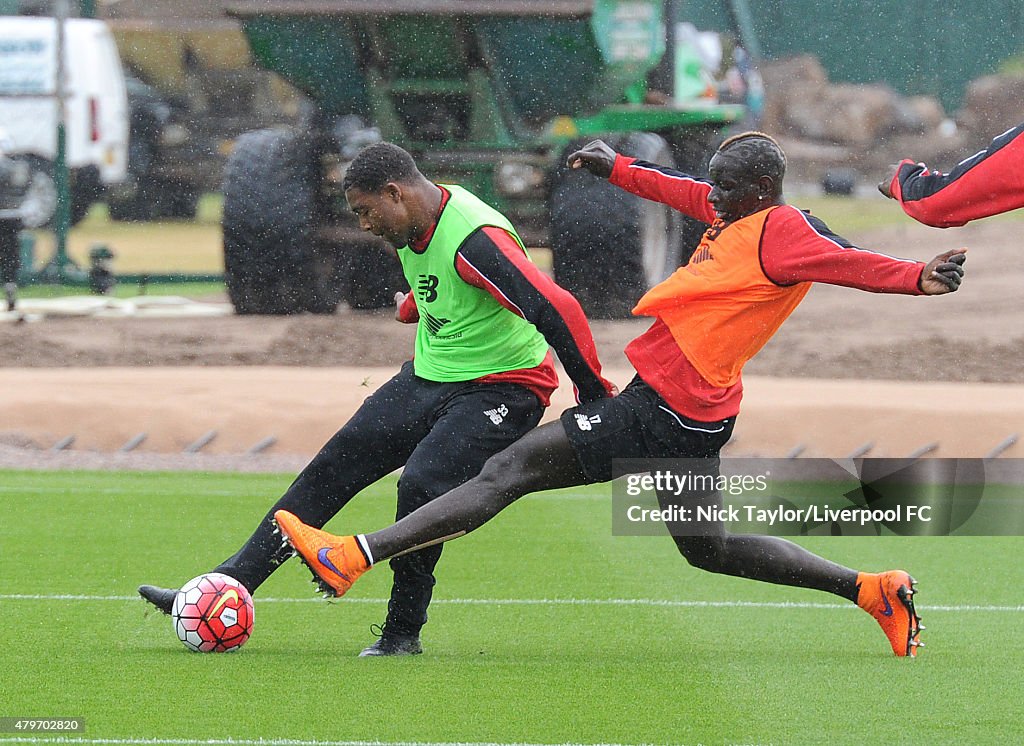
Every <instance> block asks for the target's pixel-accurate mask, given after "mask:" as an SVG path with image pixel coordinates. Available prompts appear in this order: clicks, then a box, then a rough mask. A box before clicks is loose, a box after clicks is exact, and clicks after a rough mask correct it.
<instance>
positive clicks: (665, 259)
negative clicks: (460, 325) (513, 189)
mask: <svg viewBox="0 0 1024 746" xmlns="http://www.w3.org/2000/svg"><path fill="white" fill-rule="evenodd" d="M607 142H608V144H609V145H611V147H613V148H614V149H615V150H616V151H618V152H619V153H622V154H624V155H630V156H633V157H635V158H640V159H643V160H645V161H651V162H652V163H658V164H660V165H667V166H671V165H672V163H673V160H672V154H671V151H670V150H669V147H668V144H667V143H666V142H665V141H664V140H663V139H662V138H661V137H659V136H658V135H655V134H651V133H646V132H640V133H631V134H628V135H623V136H620V137H615V138H607ZM575 147H576V146H572V147H571V148H570V149H567V150H566V152H565V155H568V153H570V152H572V150H573V149H575ZM562 160H563V161H564V157H563V159H562ZM550 213H551V249H552V254H553V268H554V275H555V281H556V282H558V284H559V285H561V286H562V287H564V288H565V289H566V290H568V291H570V292H571V293H573V294H574V295H575V296H576V297H577V299H579V301H580V304H581V305H582V306H583V309H584V310H585V311H586V312H587V314H588V315H589V316H590V317H591V318H597V319H618V318H627V317H629V315H630V310H631V309H632V308H633V306H634V305H636V302H637V301H638V300H639V299H640V296H642V295H643V294H644V293H645V292H646V291H647V290H648V289H649V288H651V287H653V286H654V285H656V284H657V283H659V282H661V281H662V280H664V279H665V278H666V277H668V276H669V275H670V274H671V273H672V272H674V271H675V269H676V268H677V267H678V266H679V265H680V263H681V261H682V240H681V239H682V237H681V233H680V226H681V216H680V214H679V213H678V212H677V211H675V210H672V209H671V208H669V207H666V206H665V205H661V204H658V203H656V202H651V201H650V200H644V199H641V198H640V197H637V196H635V195H632V194H629V193H628V192H626V191H624V190H622V189H619V188H618V187H616V186H613V185H611V184H610V183H608V181H607V180H606V179H601V178H598V177H596V176H593V175H592V174H590V173H589V172H587V171H584V170H583V169H579V170H575V169H569V168H565V167H561V166H560V167H559V169H558V170H556V173H555V186H554V188H553V190H552V193H551V201H550Z"/></svg>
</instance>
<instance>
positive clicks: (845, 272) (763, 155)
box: [275, 132, 965, 656]
mask: <svg viewBox="0 0 1024 746" xmlns="http://www.w3.org/2000/svg"><path fill="white" fill-rule="evenodd" d="M569 165H570V166H571V167H574V168H585V169H587V170H588V171H590V172H591V173H593V174H594V175H596V176H599V177H605V178H609V179H610V180H611V182H612V183H613V184H616V185H617V186H619V187H621V188H623V189H625V190H627V191H629V192H632V193H634V194H637V195H640V196H641V197H645V198H647V199H651V200H654V201H657V202H663V203H665V204H667V205H669V206H671V207H673V208H675V209H677V210H679V211H681V212H684V213H686V214H687V215H690V216H692V217H695V218H697V219H699V220H702V221H704V222H706V223H709V224H710V228H709V229H708V231H707V232H706V233H705V234H704V238H703V240H702V241H701V243H700V245H699V246H698V248H697V250H696V252H695V253H694V255H693V256H692V258H691V259H690V261H689V263H688V264H687V265H685V266H683V267H681V268H680V269H678V270H677V271H676V272H675V273H674V274H673V275H672V276H671V277H669V278H668V279H667V280H665V281H664V282H663V283H661V284H660V285H658V286H656V287H654V288H653V289H651V290H650V291H649V292H648V293H647V294H646V295H645V296H644V297H643V298H641V300H640V302H639V303H638V304H637V306H636V308H635V309H634V311H633V312H634V313H635V314H637V315H645V316H650V317H652V318H653V319H654V323H653V324H652V325H651V327H650V328H649V329H648V330H647V331H646V332H644V333H643V334H641V335H640V336H639V337H637V338H636V339H635V340H633V341H632V342H631V343H630V344H629V345H628V346H627V347H626V355H627V357H628V358H629V360H630V362H631V363H632V364H633V366H634V368H635V369H636V372H637V375H636V377H635V378H634V379H633V381H632V382H631V383H630V384H629V385H628V386H627V387H626V388H625V389H623V391H622V393H621V394H619V395H618V396H616V397H613V398H610V399H601V400H598V401H594V402H590V403H587V404H583V405H581V406H577V407H574V408H572V409H569V410H567V411H566V412H565V413H563V414H562V416H561V418H560V420H559V421H556V422H552V423H549V424H546V425H543V426H541V427H539V428H537V429H535V430H532V431H531V432H529V433H527V434H526V435H525V436H523V437H522V438H521V439H520V440H518V441H516V442H515V443H514V444H512V445H511V446H509V447H508V448H506V449H505V450H503V451H501V452H500V453H498V454H496V455H495V456H492V457H491V458H490V459H489V460H488V461H487V463H486V464H485V465H484V468H483V470H482V471H481V473H480V474H479V475H478V476H476V477H474V478H473V479H471V480H469V481H468V482H466V483H465V484H463V485H461V486H459V487H457V488H455V489H454V490H452V491H450V492H448V493H447V494H445V495H442V496H441V497H439V498H437V499H436V500H434V501H433V502H431V503H429V504H427V505H425V506H423V507H422V508H420V509H418V510H416V511H415V512H413V513H412V514H410V515H408V516H406V517H405V518H403V519H402V520H400V521H398V522H397V523H395V524H393V525H391V526H389V527H387V528H385V529H383V530H381V531H377V532H375V533H370V534H358V535H351V536H334V535H332V534H330V533H327V532H324V531H321V530H319V529H315V528H312V527H309V526H307V525H305V524H303V523H302V522H301V521H299V520H298V519H297V518H296V517H295V516H293V515H291V514H290V513H288V512H287V511H278V512H277V513H276V514H275V520H276V521H277V524H278V526H279V527H280V528H281V530H282V531H283V533H284V535H285V537H286V539H287V540H288V541H289V542H290V543H291V545H292V546H293V547H294V548H295V549H296V550H297V552H298V554H299V555H300V557H301V558H302V560H303V561H304V562H305V563H306V564H307V565H308V566H309V567H310V569H311V570H312V571H313V573H314V576H315V577H316V578H317V579H318V581H319V583H320V584H321V587H322V588H324V589H325V590H327V591H329V592H330V593H331V594H333V595H336V596H341V595H342V594H344V593H345V592H346V591H347V590H348V588H349V587H350V586H351V585H352V583H354V582H355V580H356V579H357V578H358V577H359V576H360V575H361V574H362V573H363V572H365V571H366V570H367V569H368V568H369V567H371V566H372V565H373V564H374V563H375V562H380V561H382V560H384V559H387V558H389V557H394V556H395V555H398V554H401V553H403V552H408V551H412V550H415V549H419V548H421V547H425V546H430V545H432V544H436V543H438V542H443V541H448V540H450V539H454V538H457V537H459V536H462V535H463V534H466V533H468V532H470V531H472V530H474V529H475V528H478V527H479V526H481V525H482V524H483V523H485V522H486V521H488V520H490V519H491V518H492V517H494V516H495V515H496V514H497V513H498V512H500V511H501V510H502V509H503V508H505V507H506V506H508V505H510V504H511V503H512V502H514V501H515V500H517V499H518V498H520V497H522V496H523V495H525V494H528V493H531V492H538V491H541V490H550V489H560V488H565V487H571V486H574V485H582V484H593V483H596V482H605V481H608V480H610V479H612V478H613V477H615V476H618V474H615V473H613V465H612V461H613V459H638V458H693V459H702V460H704V461H705V462H706V463H707V464H709V467H708V468H709V469H711V470H713V471H714V472H715V473H716V474H717V470H718V466H719V461H718V454H719V451H720V450H721V448H722V447H723V446H724V445H725V444H726V443H727V442H728V440H729V438H730V436H731V434H732V430H733V426H734V424H735V421H736V415H737V414H738V412H739V407H740V399H741V397H742V393H743V384H742V381H741V378H740V371H741V369H742V368H743V364H744V363H745V362H746V361H747V360H749V359H750V358H751V357H753V356H754V354H755V353H757V351H758V350H759V349H760V348H761V347H762V346H763V345H764V344H765V343H766V342H767V341H768V339H769V338H771V336H772V335H773V334H774V333H775V331H776V330H777V329H778V328H779V326H780V325H781V324H782V323H783V322H784V321H785V319H786V318H787V317H788V316H789V314H790V313H792V311H793V309H795V308H796V306H797V305H798V304H799V303H800V301H801V300H802V299H803V297H804V295H806V293H807V291H808V289H809V288H810V286H811V283H813V282H827V283H832V284H836V285H845V286H849V287H853V288H858V289H861V290H867V291H871V292H880V293H902V294H906V295H942V294H945V293H951V292H953V291H955V290H956V289H957V288H958V287H959V286H960V281H961V279H962V277H963V262H964V258H965V254H964V253H963V251H962V250H958V251H949V252H946V253H944V254H940V255H939V256H937V257H935V258H934V259H932V260H931V261H930V262H927V263H923V262H917V261H911V260H907V259H896V258H893V257H889V256H885V255H883V254H879V253H875V252H872V251H867V250H864V249H861V248H858V247H856V246H853V245H852V244H850V243H849V242H848V241H846V240H844V239H842V238H840V237H839V236H837V235H835V234H833V233H832V232H830V231H829V229H828V228H827V227H826V226H825V224H824V223H822V222H821V221H820V220H818V219H817V218H815V217H812V216H811V215H809V214H808V213H806V212H802V211H800V210H798V209H796V208H794V207H791V206H789V205H787V204H785V202H784V201H783V197H782V180H783V176H784V174H785V166H786V160H785V155H784V154H783V152H782V150H781V148H780V147H779V146H778V143H776V142H775V140H773V139H772V138H771V137H769V136H768V135H765V134H762V133H759V132H748V133H744V134H741V135H737V136H735V137H732V138H730V139H728V140H726V141H725V142H724V143H723V144H722V146H721V147H720V148H719V149H718V151H717V153H716V154H715V155H714V157H713V158H712V159H711V164H710V179H709V180H704V179H697V178H693V177H691V176H688V175H686V174H683V173H680V172H678V171H675V170H673V169H670V168H665V167H663V166H659V165H656V164H653V163H646V162H643V161H639V160H635V159H632V158H628V157H624V156H622V155H619V154H617V153H615V151H613V150H612V149H611V148H610V147H609V146H608V145H607V144H605V143H604V142H602V141H600V140H598V141H595V142H592V143H589V144H588V145H587V146H585V147H584V148H582V149H581V150H578V151H576V152H574V153H573V154H572V155H570V156H569ZM595 260H600V257H595ZM659 499H660V500H662V506H663V507H668V506H669V505H673V504H675V503H668V504H666V503H667V502H668V500H669V499H670V498H669V497H667V496H664V495H662V494H659ZM671 499H675V500H677V501H678V500H679V499H680V498H671ZM681 499H682V501H683V504H684V505H686V506H688V507H691V508H692V507H695V506H697V505H721V495H720V494H719V493H718V492H717V491H714V490H712V491H709V492H706V493H699V494H698V493H688V494H685V495H683V496H682V498H681ZM673 539H674V541H675V543H676V546H677V547H678V549H679V552H680V553H681V554H682V555H683V557H685V558H686V560H687V561H688V562H689V563H690V564H691V565H694V566H696V567H699V568H701V569H704V570H708V571H710V572H718V573H725V574H729V575H736V576H740V577H744V578H750V579H753V580H761V581H765V582H770V583H780V584H784V585H792V586H799V587H803V588H814V589H817V590H821V591H827V592H829V593H833V594H836V595H838V596H842V597H843V598H846V599H849V600H850V601H852V602H854V603H856V604H858V605H859V606H860V607H861V608H863V609H864V610H865V611H867V612H868V613H870V614H871V615H872V616H873V617H874V618H875V619H876V620H877V621H878V622H879V624H880V625H881V626H882V629H883V631H884V632H885V634H886V636H887V637H888V639H889V642H890V644H891V646H892V649H893V652H895V653H896V655H899V656H914V655H915V654H916V652H917V650H918V649H919V647H920V645H921V643H920V639H919V635H920V631H921V629H922V627H921V625H920V618H919V617H918V615H917V613H916V612H915V610H914V601H913V596H914V593H915V589H914V582H915V581H914V580H913V578H911V577H910V575H908V574H907V573H906V572H905V571H903V570H891V571H888V572H882V573H877V574H875V573H866V572H857V571H856V570H853V569H850V568H847V567H843V566H841V565H838V564H836V563H834V562H830V561H828V560H826V559H823V558H821V557H818V556H816V555H814V554H812V553H811V552H809V551H807V550H806V549H804V548H802V547H800V546H798V545H797V544H794V543H792V542H790V541H787V540H785V539H782V538H779V537H773V536H755V535H737V534H730V533H729V532H728V531H726V529H725V527H724V526H723V525H720V524H719V525H717V526H715V525H712V526H710V527H709V528H708V530H707V531H706V532H705V533H703V534H702V535H699V536H675V535H674V536H673Z"/></svg>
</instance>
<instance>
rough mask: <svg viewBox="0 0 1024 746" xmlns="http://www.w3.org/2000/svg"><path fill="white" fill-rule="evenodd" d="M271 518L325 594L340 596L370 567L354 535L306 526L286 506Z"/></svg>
mask: <svg viewBox="0 0 1024 746" xmlns="http://www.w3.org/2000/svg"><path fill="white" fill-rule="evenodd" d="M274 521H275V522H276V523H277V527H278V528H279V529H281V533H282V534H284V540H285V541H286V542H287V543H288V544H290V545H291V546H292V548H293V549H294V550H295V551H296V552H297V553H298V555H299V559H301V560H302V561H303V562H304V563H305V565H306V567H308V568H309V569H310V571H311V572H312V573H313V580H314V581H315V582H316V584H317V585H319V586H320V590H321V591H323V592H324V594H325V595H328V596H335V597H339V596H344V595H345V593H346V592H347V591H348V589H349V588H351V587H352V584H353V583H354V582H356V579H357V578H358V577H359V576H360V575H362V574H363V573H364V572H366V571H367V570H369V569H370V563H369V562H368V561H367V559H366V555H365V554H363V550H362V548H360V546H359V542H358V540H357V539H356V537H354V536H335V535H334V534H329V533H327V532H326V531H321V530H320V529H318V528H313V527H312V526H307V525H306V524H305V523H303V522H302V521H300V520H299V519H298V518H297V517H296V516H295V515H293V514H292V513H289V512H288V511H287V510H278V511H277V512H275V513H274Z"/></svg>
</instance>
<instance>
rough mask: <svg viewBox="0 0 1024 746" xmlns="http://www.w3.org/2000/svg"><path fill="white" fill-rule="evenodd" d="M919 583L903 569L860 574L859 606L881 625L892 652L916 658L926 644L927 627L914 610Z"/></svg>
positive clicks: (858, 583)
mask: <svg viewBox="0 0 1024 746" xmlns="http://www.w3.org/2000/svg"><path fill="white" fill-rule="evenodd" d="M916 582H917V581H916V580H914V579H913V578H912V577H910V575H908V574H907V573H905V572H904V571H903V570H890V571H888V572H881V573H867V572H862V573H859V574H858V575H857V587H858V589H859V590H858V593H857V605H858V606H859V607H860V608H862V609H864V611H866V612H867V613H869V614H870V615H871V616H873V617H874V618H875V621H877V622H878V624H879V625H881V627H882V631H883V632H885V636H886V637H888V638H889V644H890V645H892V652H894V653H895V654H896V655H898V656H901V657H903V656H909V657H911V658H914V657H916V656H917V652H918V650H919V649H920V648H923V647H924V643H923V642H921V641H920V640H918V637H920V635H921V630H923V629H924V627H923V626H922V625H921V617H919V616H918V615H917V612H915V611H914V594H915V593H916V592H917V591H916V589H915V588H914V583H916Z"/></svg>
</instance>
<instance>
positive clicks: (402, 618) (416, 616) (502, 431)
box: [385, 384, 543, 637]
mask: <svg viewBox="0 0 1024 746" xmlns="http://www.w3.org/2000/svg"><path fill="white" fill-rule="evenodd" d="M542 413H543V409H542V408H541V406H540V403H539V402H538V400H537V397H536V396H535V395H534V394H532V393H531V392H530V391H528V390H527V389H525V388H523V387H521V386H516V385H511V384H469V385H467V386H463V387H462V390H461V391H459V393H457V394H456V395H455V396H452V397H451V398H450V399H449V400H448V401H446V402H445V404H444V406H443V407H442V408H441V410H440V411H439V413H438V417H437V420H436V421H435V422H434V424H433V427H432V428H431V430H430V434H429V435H427V436H426V437H425V438H424V439H423V440H422V441H421V442H420V444H419V445H418V446H417V447H416V450H415V451H414V452H413V454H412V456H411V457H410V458H409V460H408V462H407V463H406V465H405V469H404V471H403V472H402V476H401V478H400V479H399V481H398V509H397V511H396V519H398V520H400V519H402V518H404V517H405V516H407V515H409V514H410V513H412V512H413V511H414V510H416V509H417V508H419V507H420V506H422V505H425V504H426V503H428V502H430V501H431V500H433V499H434V498H435V497H437V496H439V495H443V494H444V493H446V492H448V491H449V490H451V489H454V488H455V487H457V486H458V485H460V484H462V483H464V482H465V481H467V480H468V479H470V478H472V477H474V476H476V475H477V474H478V473H479V472H480V469H481V468H483V465H484V463H485V462H486V461H487V459H488V458H489V457H490V456H492V455H493V454H495V453H497V452H499V451H501V450H503V449H504V448H506V447H507V446H509V445H511V444H512V443H513V442H515V441H516V440H518V439H519V438H520V437H522V436H523V435H524V434H526V433H527V432H528V431H530V430H532V429H533V428H534V427H535V426H536V425H537V423H538V422H539V421H540V418H541V415H542ZM441 547H442V545H441V544H437V545H435V546H432V547H427V548H426V549H422V550H420V551H418V552H413V553H411V554H406V555H402V556H401V557H396V558H394V559H392V560H391V568H392V570H393V571H394V573H395V579H394V585H393V586H392V589H391V600H390V602H389V603H388V616H387V621H386V622H385V628H386V629H387V632H388V634H389V635H390V634H395V635H401V636H407V637H416V636H418V635H419V632H420V628H421V627H423V625H424V624H426V621H427V606H428V605H429V604H430V599H431V595H432V593H433V588H434V583H435V579H434V566H435V565H436V564H437V561H438V559H440V557H441Z"/></svg>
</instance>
